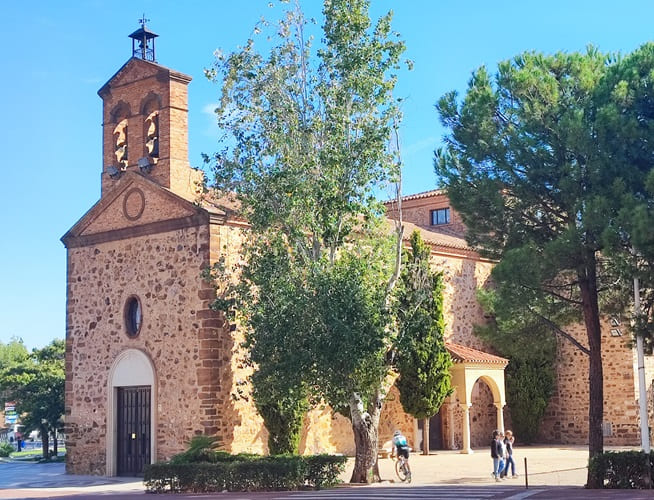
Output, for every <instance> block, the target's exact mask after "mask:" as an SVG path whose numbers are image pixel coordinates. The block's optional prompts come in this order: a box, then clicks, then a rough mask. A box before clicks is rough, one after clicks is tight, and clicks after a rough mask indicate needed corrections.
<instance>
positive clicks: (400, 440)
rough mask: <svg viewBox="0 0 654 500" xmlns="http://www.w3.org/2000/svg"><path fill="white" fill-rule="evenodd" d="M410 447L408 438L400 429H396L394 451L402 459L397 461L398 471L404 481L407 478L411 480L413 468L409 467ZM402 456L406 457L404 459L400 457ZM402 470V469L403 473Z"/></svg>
mask: <svg viewBox="0 0 654 500" xmlns="http://www.w3.org/2000/svg"><path fill="white" fill-rule="evenodd" d="M410 449H411V448H409V445H408V443H407V441H406V438H405V437H404V435H403V434H402V432H401V431H399V430H397V431H395V432H394V433H393V451H394V452H395V454H397V458H398V459H399V460H400V461H399V462H397V463H396V466H395V467H396V471H397V473H398V476H400V479H401V480H402V481H405V480H406V481H409V482H411V469H410V468H409V450H410ZM400 457H404V460H402V459H400ZM398 466H400V469H397V467H398ZM400 470H402V472H401V473H400Z"/></svg>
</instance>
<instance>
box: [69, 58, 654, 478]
mask: <svg viewBox="0 0 654 500" xmlns="http://www.w3.org/2000/svg"><path fill="white" fill-rule="evenodd" d="M189 82H190V77H187V76H186V75H183V74H181V73H178V72H175V71H172V70H170V69H167V68H164V67H163V66H160V65H158V64H156V63H152V62H148V61H143V60H140V59H136V58H132V59H130V60H129V61H128V62H127V63H126V64H125V65H124V66H123V67H122V68H121V69H120V70H119V71H118V72H117V73H116V74H115V75H114V76H113V77H112V78H111V79H110V80H109V81H108V82H107V84H105V85H104V86H103V87H102V88H101V89H100V91H99V94H100V96H101V97H102V100H103V173H102V178H101V182H102V196H101V199H100V200H99V201H98V202H97V203H96V204H95V205H94V206H93V207H92V208H91V209H90V210H89V211H88V212H87V213H86V214H85V215H84V216H83V217H82V218H81V219H80V220H79V221H78V222H77V223H76V224H75V225H74V226H73V228H71V230H70V231H69V232H68V233H66V235H64V237H63V238H62V241H63V242H64V244H65V245H66V248H67V306H66V414H65V423H66V434H67V438H68V440H67V449H68V461H67V471H68V472H69V473H74V474H115V473H116V470H117V469H116V461H117V460H120V459H117V458H116V455H117V451H116V450H117V444H116V429H115V428H116V426H117V423H116V422H117V416H116V415H115V409H114V408H113V407H112V406H111V405H112V404H114V403H112V401H113V399H112V397H113V396H112V394H113V392H112V391H115V390H116V389H117V387H118V385H116V384H119V385H120V384H123V383H124V381H125V380H126V379H127V380H128V382H129V379H128V377H129V375H130V373H129V371H127V372H124V373H122V374H121V373H119V374H118V375H117V374H116V370H121V369H124V368H123V367H122V365H120V363H119V362H118V361H119V360H120V359H122V358H121V356H123V355H124V353H126V352H134V353H140V355H141V357H142V358H143V359H145V360H147V361H146V362H145V364H147V365H148V366H149V367H150V372H151V373H150V375H147V374H146V375H147V376H146V375H141V376H146V378H145V379H144V380H150V379H148V378H147V377H148V376H149V377H151V379H152V380H151V382H148V384H150V385H151V391H152V405H153V406H152V408H151V409H150V410H149V411H150V412H151V414H149V415H150V417H148V418H150V421H151V423H152V430H151V437H152V439H151V440H152V443H151V451H152V456H151V459H152V461H161V460H167V459H169V458H170V457H171V456H172V455H174V454H175V453H179V452H180V451H183V450H184V449H185V448H186V446H187V443H188V441H189V440H190V439H191V438H192V437H193V436H194V435H197V434H208V435H215V436H217V437H218V438H219V441H220V443H221V445H222V447H223V448H224V449H226V450H228V451H231V452H250V453H266V452H267V446H266V442H267V437H268V435H267V432H266V430H265V427H264V426H263V421H262V419H261V417H260V416H259V415H258V414H257V412H256V409H255V406H254V402H253V401H252V398H251V395H250V387H249V383H248V378H249V376H250V375H251V373H252V368H251V367H250V366H249V364H248V363H247V362H245V354H246V353H245V352H244V351H243V347H242V342H243V333H242V331H241V329H240V328H235V327H234V325H230V324H228V322H227V321H226V319H225V318H224V316H223V315H222V314H221V313H219V312H216V311H213V310H211V309H210V304H211V302H212V301H213V299H214V298H215V290H214V288H213V285H212V284H210V283H207V282H206V281H205V280H204V279H203V278H202V277H201V274H202V272H203V270H205V269H207V268H208V267H209V266H210V265H212V264H213V263H215V262H217V261H218V260H224V261H225V263H226V264H227V265H228V266H231V265H233V264H238V263H239V262H240V259H241V246H242V244H243V241H244V238H247V231H248V230H247V224H246V223H245V221H243V220H242V219H241V218H240V217H239V215H238V212H237V211H236V210H235V209H234V206H233V205H232V204H230V203H229V202H227V201H225V200H207V199H204V200H203V199H201V198H199V197H198V195H199V193H200V190H199V187H200V184H201V180H202V174H201V172H198V171H196V170H194V169H192V168H190V166H189V165H188V159H187V157H188V146H187V142H188V137H187V85H188V83H189ZM143 158H145V159H147V162H146V163H147V164H146V165H145V166H146V167H147V168H142V166H139V160H142V159H143ZM403 205H404V206H403V216H404V220H405V223H406V229H405V237H406V238H407V239H408V237H409V236H410V234H411V232H412V231H413V230H418V231H420V232H421V234H422V237H423V239H424V240H425V241H426V242H427V243H428V244H429V245H430V246H431V249H432V256H431V263H432V266H433V267H434V268H435V269H438V270H441V271H442V272H443V276H444V285H445V287H444V308H445V316H446V332H445V338H446V341H447V342H452V343H456V344H459V345H461V346H466V347H468V348H472V349H476V350H477V351H482V352H487V353H492V349H491V347H490V346H488V345H486V344H485V343H484V342H483V341H481V339H479V338H478V337H476V336H475V335H474V325H476V324H480V323H483V322H484V321H485V320H486V319H485V318H484V313H483V311H482V310H481V307H480V305H479V304H478V302H477V300H476V291H477V289H478V288H480V287H484V286H488V285H489V278H490V272H491V269H492V266H493V263H492V262H490V261H488V260H485V259H482V258H480V257H479V256H478V255H477V254H476V253H475V252H473V251H472V250H471V249H470V248H469V247H468V246H467V245H466V243H465V240H464V239H463V234H464V230H465V228H464V227H463V224H462V223H461V220H460V217H459V216H458V214H456V212H454V211H453V210H450V212H449V215H450V220H449V223H447V224H444V225H432V224H431V222H432V219H431V212H432V210H442V209H448V208H449V201H448V200H447V197H446V196H445V194H444V193H442V192H440V191H432V192H427V193H421V194H417V195H412V196H408V197H406V198H405V199H404V202H403ZM387 208H388V214H389V217H394V216H396V215H397V211H396V210H395V209H394V206H393V204H389V205H388V207H387ZM219 285H220V284H219ZM134 298H136V299H137V300H138V304H139V306H140V310H139V316H138V320H139V328H138V331H137V332H136V333H135V334H134V332H129V331H128V328H127V321H126V318H127V316H128V314H131V313H129V311H130V309H129V307H128V304H130V303H131V302H130V301H132V300H133V299H134ZM610 330H611V326H610V325H609V324H608V320H607V322H606V323H605V324H604V325H603V334H604V337H603V339H604V345H603V348H604V370H605V372H604V374H605V408H606V416H605V420H606V421H607V434H609V435H608V436H607V444H616V445H617V444H625V445H626V444H628V445H631V444H637V442H638V439H639V437H638V427H637V423H638V422H637V419H638V411H637V410H638V408H637V398H638V392H637V386H636V385H635V375H636V368H635V355H634V351H633V349H631V348H630V347H629V346H627V340H628V331H627V330H628V329H627V328H624V327H623V329H622V330H623V331H624V332H623V336H622V337H612V336H611V335H610V333H609V332H610ZM570 331H571V332H572V333H573V335H574V336H575V337H576V338H577V339H578V340H580V342H582V343H584V331H583V328H581V327H580V326H576V327H572V328H571V330H570ZM557 367H558V372H557V388H556V393H555V396H554V398H553V399H552V402H551V404H550V406H549V408H548V412H547V415H546V419H545V422H544V425H543V429H542V436H543V439H544V440H547V441H549V442H557V443H563V444H582V443H585V442H586V441H585V440H586V436H587V418H588V394H587V372H584V369H586V370H587V368H586V367H587V360H586V358H585V356H584V355H583V354H582V353H580V352H579V351H578V350H575V349H574V347H572V346H570V345H569V344H568V343H566V342H564V341H561V342H560V343H559V356H558V361H557ZM647 367H648V381H649V384H650V386H651V383H652V382H651V381H652V374H653V370H654V361H653V360H652V357H648V359H647ZM146 371H147V370H146ZM139 373H140V372H139ZM116 381H120V382H116ZM128 385H129V384H128ZM460 391H461V388H458V387H455V392H454V394H453V395H452V396H451V397H450V398H448V400H447V401H446V402H445V404H444V405H443V407H442V409H441V412H440V418H439V425H440V426H441V429H440V432H441V434H442V437H443V439H442V446H443V447H444V448H449V449H456V448H462V446H463V440H464V438H463V429H464V412H463V410H462V408H461V406H462V401H464V400H465V397H464V395H463V394H461V393H460ZM502 391H503V388H502ZM650 391H654V389H652V388H650ZM494 398H495V400H494ZM496 398H497V396H495V397H494V396H493V393H492V391H491V389H490V388H489V386H488V385H487V384H486V383H485V382H483V381H482V380H481V379H479V380H477V382H476V383H475V385H474V387H473V390H472V402H471V406H470V408H469V421H470V444H471V445H472V446H473V447H476V446H483V447H485V446H486V444H487V441H488V436H489V432H490V431H491V430H492V429H493V428H494V427H495V426H496V425H497V414H496V412H497V409H496V405H497V401H496ZM506 410H508V409H506ZM652 413H654V409H653V410H652ZM506 422H510V416H509V412H508V411H507V419H506ZM396 428H401V429H402V430H403V432H404V433H405V434H406V435H407V436H408V437H409V438H410V440H411V441H412V445H413V446H414V447H417V441H418V440H419V439H420V437H419V436H420V434H419V432H418V426H417V422H416V421H415V420H414V419H413V418H412V417H410V416H409V415H407V414H406V413H405V412H404V411H403V410H402V407H401V405H400V402H399V395H398V394H397V390H396V389H395V388H392V389H391V391H390V393H389V395H388V397H387V400H386V404H385V407H384V411H383V413H382V418H381V423H380V444H381V443H384V442H385V441H387V440H388V439H390V437H391V435H392V432H393V430H395V429H396ZM518 439H519V437H518ZM300 451H301V452H302V453H307V454H308V453H323V452H327V453H346V454H352V453H353V452H354V441H353V435H352V430H351V427H350V424H349V421H348V420H347V419H346V418H345V417H343V416H341V415H338V414H335V413H334V412H333V411H332V410H331V409H330V408H329V407H320V408H316V409H314V410H312V411H311V412H309V413H308V414H307V415H306V417H305V422H304V427H303V431H302V434H301V441H300Z"/></svg>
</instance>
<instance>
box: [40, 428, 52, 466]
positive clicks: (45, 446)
mask: <svg viewBox="0 0 654 500" xmlns="http://www.w3.org/2000/svg"><path fill="white" fill-rule="evenodd" d="M40 432H41V449H42V451H43V458H44V459H45V460H47V459H48V458H50V441H49V440H48V438H49V437H50V433H49V432H48V428H47V427H46V426H45V425H42V426H41V429H40Z"/></svg>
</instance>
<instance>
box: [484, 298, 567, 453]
mask: <svg viewBox="0 0 654 500" xmlns="http://www.w3.org/2000/svg"><path fill="white" fill-rule="evenodd" d="M477 297H478V299H479V302H480V303H481V305H482V307H483V309H484V311H485V312H486V314H487V315H488V316H490V317H491V318H492V320H491V321H490V322H489V323H488V324H485V325H478V326H476V327H475V332H476V333H477V335H479V336H480V337H481V338H482V339H484V340H486V341H487V342H489V343H490V344H491V345H492V346H493V347H495V348H496V349H497V351H498V352H499V353H500V354H501V355H502V356H504V357H506V358H508V360H509V364H508V366H507V367H506V370H505V375H506V376H505V380H506V394H507V396H506V397H507V403H508V406H509V408H510V410H511V420H512V425H513V431H514V433H515V435H516V436H519V437H520V438H519V439H520V441H521V442H523V443H531V442H533V441H534V439H536V437H537V435H538V429H539V427H540V423H541V421H542V419H543V416H544V415H545V410H546V408H547V404H548V402H549V399H550V397H551V395H552V391H553V390H554V381H555V370H554V363H555V360H556V338H555V336H554V335H553V334H552V331H551V330H550V327H549V326H548V325H546V324H545V323H543V322H542V321H540V320H539V319H538V318H534V316H533V315H531V314H530V313H529V312H528V311H527V310H523V311H522V314H520V304H519V303H520V302H522V301H521V299H520V297H514V296H508V297H504V298H503V299H502V300H498V297H497V294H496V292H495V290H492V289H491V290H484V289H480V290H478V292H477ZM512 299H513V300H512ZM516 301H517V302H519V303H518V304H515V302H516Z"/></svg>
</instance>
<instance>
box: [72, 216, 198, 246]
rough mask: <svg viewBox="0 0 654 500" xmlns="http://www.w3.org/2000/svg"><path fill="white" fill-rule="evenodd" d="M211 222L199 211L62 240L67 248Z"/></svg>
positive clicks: (165, 231)
mask: <svg viewBox="0 0 654 500" xmlns="http://www.w3.org/2000/svg"><path fill="white" fill-rule="evenodd" d="M208 222H209V217H208V215H207V214H204V213H198V214H195V215H191V216H189V217H182V218H181V219H171V220H164V221H158V222H151V223H150V224H144V225H142V226H136V227H125V228H121V229H114V230H112V231H105V232H102V233H96V234H88V235H84V236H73V235H66V236H64V237H63V238H62V239H61V241H62V242H63V243H64V246H65V247H66V248H79V247H85V246H90V245H96V244H98V243H107V242H109V241H118V240H125V239H128V238H135V237H138V236H148V235H150V234H158V233H167V232H170V231H176V230H178V229H184V228H187V227H197V226H201V225H203V224H207V223H208Z"/></svg>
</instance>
